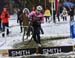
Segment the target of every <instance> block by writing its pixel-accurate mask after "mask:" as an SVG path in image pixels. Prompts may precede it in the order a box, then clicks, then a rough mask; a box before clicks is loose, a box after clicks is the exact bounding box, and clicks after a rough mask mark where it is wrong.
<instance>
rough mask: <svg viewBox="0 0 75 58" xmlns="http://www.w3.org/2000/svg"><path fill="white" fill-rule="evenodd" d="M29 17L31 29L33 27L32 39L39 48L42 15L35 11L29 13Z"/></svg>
mask: <svg viewBox="0 0 75 58" xmlns="http://www.w3.org/2000/svg"><path fill="white" fill-rule="evenodd" d="M29 17H32V21H31V23H32V27H33V39H34V41H35V42H36V43H37V44H38V46H41V42H40V28H41V20H42V17H43V15H42V14H41V12H40V11H39V10H36V11H35V12H33V13H32V12H31V13H29Z"/></svg>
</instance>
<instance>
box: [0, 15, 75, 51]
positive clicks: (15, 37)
mask: <svg viewBox="0 0 75 58" xmlns="http://www.w3.org/2000/svg"><path fill="white" fill-rule="evenodd" d="M16 19H17V15H16V14H14V15H12V16H11V17H10V20H9V26H12V27H10V28H9V30H10V34H9V36H6V37H5V38H3V37H2V36H1V34H0V50H2V49H11V48H13V47H12V45H13V44H14V43H17V42H21V41H22V33H20V26H19V24H18V23H17V20H16ZM42 28H43V30H44V34H43V35H42V34H41V37H59V36H70V23H69V18H68V21H67V22H63V21H62V19H61V22H58V21H57V23H56V24H54V23H53V22H52V21H51V22H50V23H46V22H44V23H43V24H42ZM74 41H75V39H71V38H69V39H66V40H64V39H63V40H58V41H53V43H55V44H56V42H57V44H56V45H60V43H61V45H73V44H75V42H74Z"/></svg>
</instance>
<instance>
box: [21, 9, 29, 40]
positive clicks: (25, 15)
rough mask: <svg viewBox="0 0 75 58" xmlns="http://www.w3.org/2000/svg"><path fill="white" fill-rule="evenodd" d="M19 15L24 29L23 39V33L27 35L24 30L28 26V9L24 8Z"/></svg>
mask: <svg viewBox="0 0 75 58" xmlns="http://www.w3.org/2000/svg"><path fill="white" fill-rule="evenodd" d="M20 16H21V20H22V26H23V28H24V31H23V32H24V33H23V41H24V35H27V34H26V31H27V30H28V26H29V18H28V11H27V10H26V9H25V10H24V11H23V13H22V14H21V15H20ZM22 30H23V29H22Z"/></svg>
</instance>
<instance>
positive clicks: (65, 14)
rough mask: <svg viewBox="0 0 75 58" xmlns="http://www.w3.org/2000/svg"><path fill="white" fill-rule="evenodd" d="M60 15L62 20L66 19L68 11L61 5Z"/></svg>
mask: <svg viewBox="0 0 75 58" xmlns="http://www.w3.org/2000/svg"><path fill="white" fill-rule="evenodd" d="M61 16H62V17H63V21H66V20H67V16H68V11H67V9H66V8H65V7H63V11H62V13H61Z"/></svg>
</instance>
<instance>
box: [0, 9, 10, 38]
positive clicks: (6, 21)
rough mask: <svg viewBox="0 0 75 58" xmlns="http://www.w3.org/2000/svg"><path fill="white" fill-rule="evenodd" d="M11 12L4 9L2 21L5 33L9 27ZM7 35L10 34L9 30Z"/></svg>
mask: <svg viewBox="0 0 75 58" xmlns="http://www.w3.org/2000/svg"><path fill="white" fill-rule="evenodd" d="M9 17H10V16H9V12H8V10H7V8H3V11H2V14H1V20H2V25H3V27H2V30H3V32H4V31H5V28H6V27H9ZM6 34H7V35H8V34H9V28H7V32H6ZM2 36H3V37H4V33H3V34H2Z"/></svg>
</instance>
